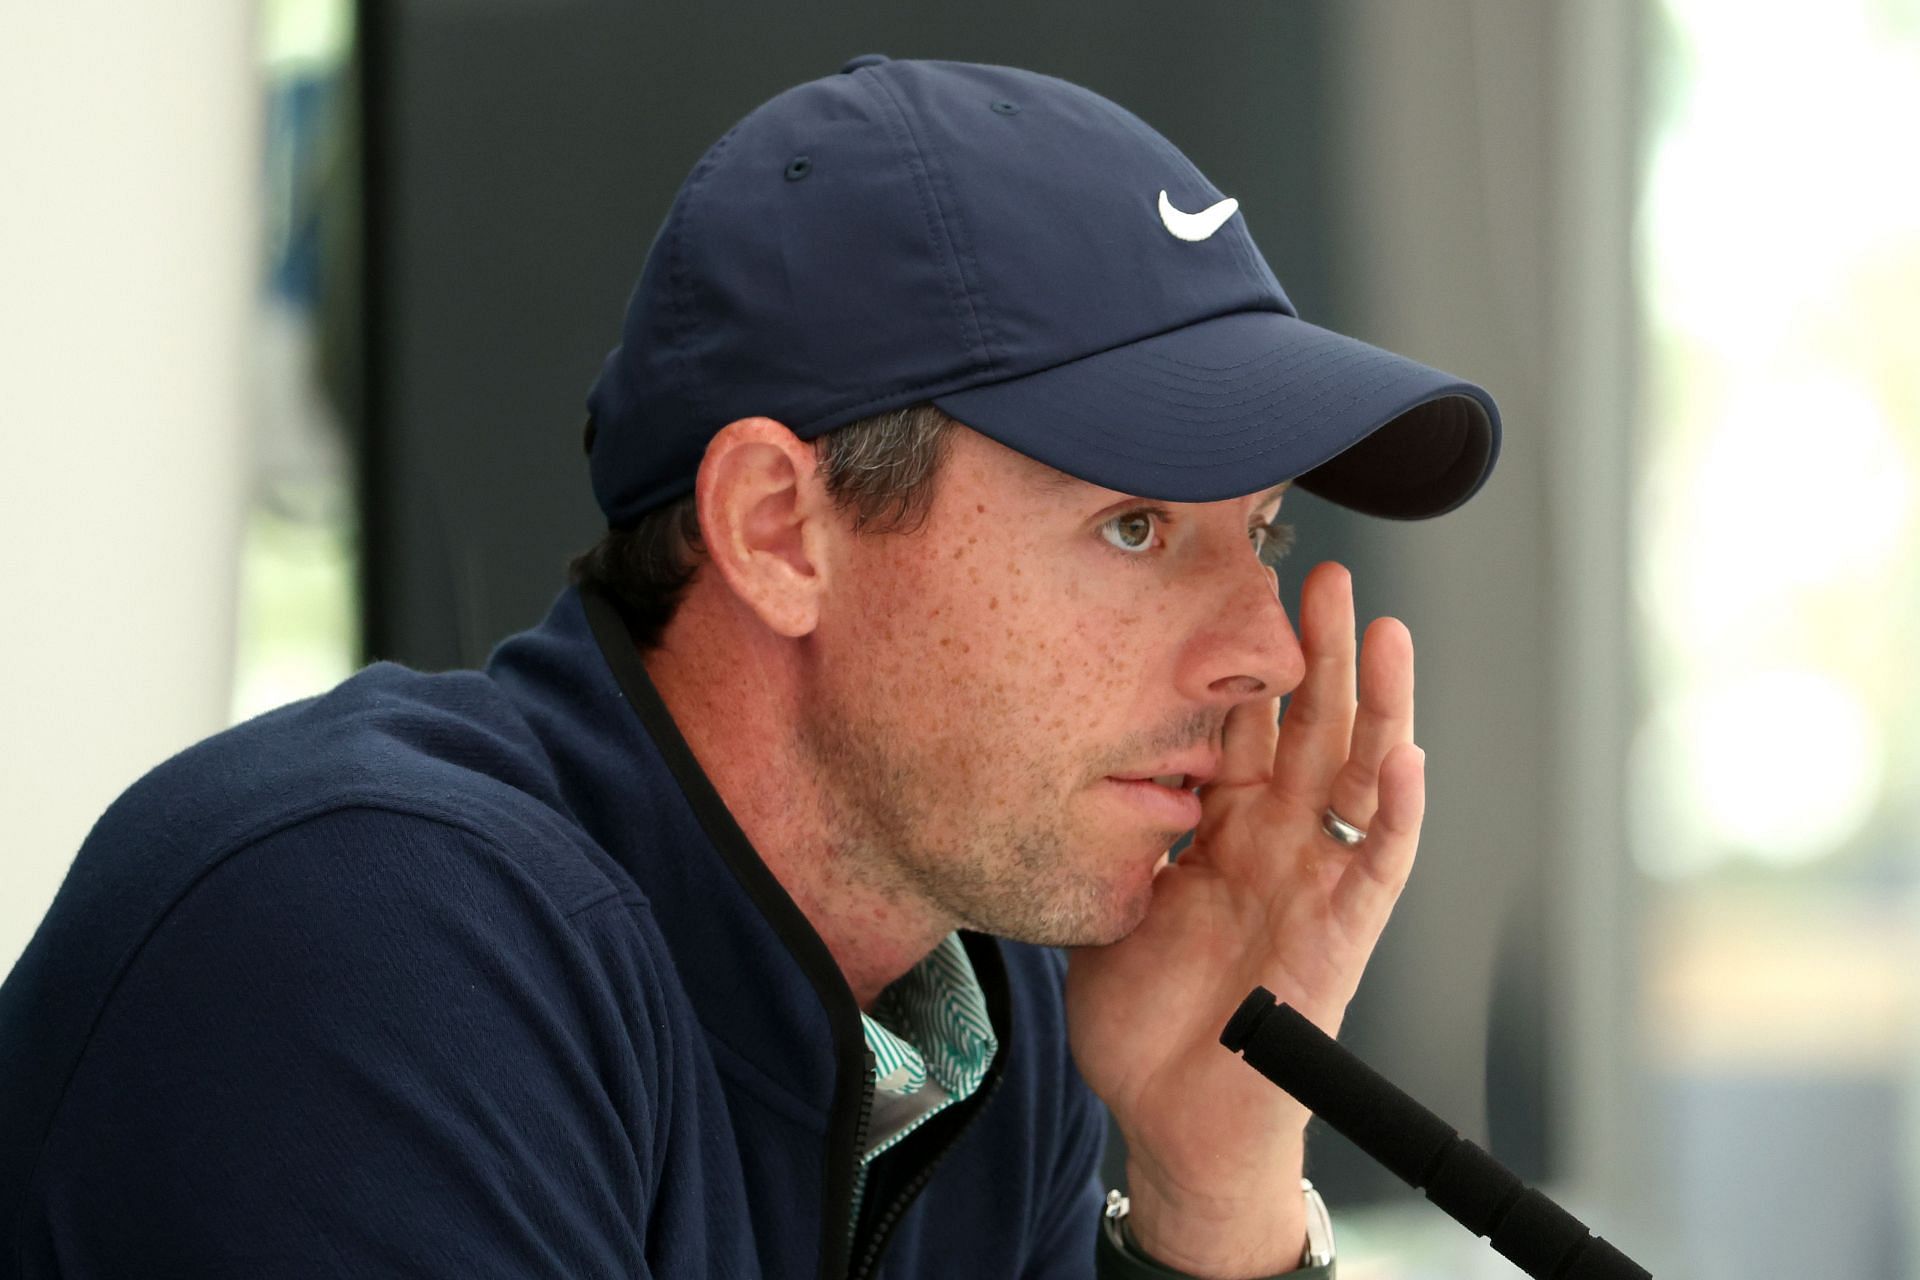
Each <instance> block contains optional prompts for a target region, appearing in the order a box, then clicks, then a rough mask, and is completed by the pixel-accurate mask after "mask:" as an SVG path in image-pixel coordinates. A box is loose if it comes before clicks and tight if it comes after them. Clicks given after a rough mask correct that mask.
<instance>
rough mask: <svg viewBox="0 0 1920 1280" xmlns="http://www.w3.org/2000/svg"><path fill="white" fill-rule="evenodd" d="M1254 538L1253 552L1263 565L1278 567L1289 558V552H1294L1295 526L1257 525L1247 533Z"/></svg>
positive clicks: (1275, 522)
mask: <svg viewBox="0 0 1920 1280" xmlns="http://www.w3.org/2000/svg"><path fill="white" fill-rule="evenodd" d="M1247 532H1248V533H1249V534H1251V535H1252V537H1253V550H1254V553H1255V554H1256V555H1258V556H1259V557H1260V560H1261V563H1263V564H1267V565H1278V564H1279V563H1280V562H1281V561H1282V560H1285V559H1286V558H1287V552H1289V551H1291V550H1293V526H1292V525H1290V524H1281V523H1280V522H1279V521H1277V520H1276V521H1274V522H1273V523H1272V524H1257V525H1255V526H1253V528H1252V529H1249V530H1248V531H1247Z"/></svg>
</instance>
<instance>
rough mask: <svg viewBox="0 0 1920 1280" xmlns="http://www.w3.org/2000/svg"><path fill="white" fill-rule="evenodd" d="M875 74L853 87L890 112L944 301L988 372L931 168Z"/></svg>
mask: <svg viewBox="0 0 1920 1280" xmlns="http://www.w3.org/2000/svg"><path fill="white" fill-rule="evenodd" d="M874 71H875V74H873V75H871V76H857V77H855V83H856V84H859V85H861V86H862V87H863V88H865V89H867V90H868V92H869V93H871V94H872V96H873V97H874V98H875V99H876V100H877V101H879V102H880V103H881V104H882V105H883V106H885V107H887V108H889V109H891V111H892V112H893V115H894V121H893V123H892V124H890V125H889V129H888V131H889V132H890V133H893V134H894V135H895V137H894V140H895V142H896V143H897V144H899V145H900V147H901V150H902V152H903V155H904V158H905V160H906V161H907V166H908V168H909V170H910V171H911V172H912V173H913V174H914V176H915V178H916V179H917V181H915V182H914V183H913V193H914V199H915V201H916V202H917V203H918V204H919V206H920V216H921V217H922V218H923V219H924V220H925V222H926V224H927V239H928V241H929V243H930V245H931V247H933V248H934V250H935V252H937V253H938V252H940V251H941V249H942V248H944V250H945V252H944V253H943V254H942V257H943V259H944V261H942V262H941V264H940V267H941V271H940V274H941V276H942V278H943V279H944V280H945V281H946V286H947V298H948V301H949V302H950V303H951V304H952V305H953V308H954V319H955V320H957V321H959V322H960V326H961V330H962V333H961V340H962V342H963V343H965V345H966V346H968V347H969V348H971V350H970V352H969V354H971V355H973V356H974V358H975V360H976V361H978V362H979V363H980V365H981V366H982V367H983V368H991V367H992V365H993V357H992V354H991V352H989V351H988V350H987V342H986V336H985V334H984V332H983V331H982V325H981V321H980V316H979V313H978V312H977V311H976V309H975V307H974V303H973V296H972V291H971V290H970V289H968V287H967V282H966V280H965V279H964V278H962V277H961V272H960V262H959V251H958V246H957V245H956V244H955V242H954V237H953V234H952V232H951V231H949V230H948V228H947V220H946V215H945V211H944V210H943V209H942V208H941V207H940V204H939V201H938V200H937V199H935V198H934V192H933V179H932V176H931V174H930V173H929V169H930V166H929V165H928V163H927V159H926V156H925V154H924V153H923V151H922V150H921V147H920V144H919V140H918V139H917V138H915V137H914V134H913V122H912V120H911V119H910V118H909V116H908V113H907V110H906V108H905V107H904V106H903V105H902V104H901V103H900V101H899V100H898V99H897V98H896V97H895V96H894V92H893V88H892V86H891V85H889V84H888V83H887V77H886V76H884V75H881V74H879V68H877V67H876V68H874ZM894 125H897V129H896V128H895V127H893V126H894ZM902 135H904V136H902ZM923 184H924V186H925V190H924V191H923V190H922V185H923ZM969 330H970V331H971V340H970V341H969V340H968V331H969Z"/></svg>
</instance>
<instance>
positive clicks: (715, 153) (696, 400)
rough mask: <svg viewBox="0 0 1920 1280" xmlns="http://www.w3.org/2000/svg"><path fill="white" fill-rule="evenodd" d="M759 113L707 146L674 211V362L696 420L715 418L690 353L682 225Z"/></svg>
mask: <svg viewBox="0 0 1920 1280" xmlns="http://www.w3.org/2000/svg"><path fill="white" fill-rule="evenodd" d="M758 114H759V109H756V110H754V111H751V112H748V113H747V115H746V116H745V117H744V118H742V119H741V120H740V121H739V122H738V123H736V124H735V125H734V126H733V128H731V129H729V130H727V131H726V132H725V133H723V134H721V135H720V140H719V141H718V142H716V143H714V144H713V145H712V146H711V147H708V148H707V153H706V154H705V155H704V156H701V157H700V163H699V164H697V165H695V166H694V169H693V172H692V173H690V174H688V175H687V181H686V186H685V189H684V192H683V195H682V197H681V199H680V200H679V201H677V202H676V204H675V208H674V211H673V213H672V214H671V215H670V217H671V219H672V221H673V230H672V241H671V243H672V250H671V253H670V256H669V259H668V260H669V261H670V262H671V263H672V264H673V280H674V287H673V290H672V292H671V296H672V298H673V311H674V335H673V354H674V363H676V364H677V365H679V366H680V370H681V377H682V378H683V379H685V385H684V387H683V389H682V390H683V394H684V395H685V398H686V401H687V407H688V409H690V410H691V411H692V417H693V419H694V421H696V422H698V421H701V420H704V419H706V418H709V417H711V416H712V410H711V409H709V408H708V406H707V391H706V388H705V386H704V385H703V384H702V383H701V381H700V379H699V377H698V376H696V370H695V369H694V367H693V357H692V355H691V354H690V348H691V347H692V345H693V343H692V337H693V332H694V328H695V325H694V319H693V317H694V308H693V272H692V269H691V267H690V264H689V263H688V261H687V256H686V248H685V246H686V240H685V237H684V236H683V235H682V234H681V228H682V227H684V226H685V225H686V222H687V216H688V213H689V212H690V210H691V206H692V204H693V202H694V199H695V197H696V196H698V195H699V194H700V192H701V190H702V187H703V186H704V184H705V182H706V179H707V176H708V175H709V174H711V173H712V172H713V169H714V166H715V165H717V164H718V163H719V162H720V157H721V155H722V154H723V153H724V152H725V151H726V149H727V146H728V144H730V143H731V142H732V141H733V139H734V137H735V136H736V135H738V134H739V132H740V129H741V126H742V125H744V124H746V122H747V121H748V120H751V119H752V118H753V117H754V116H755V115H758Z"/></svg>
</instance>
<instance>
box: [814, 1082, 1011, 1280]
mask: <svg viewBox="0 0 1920 1280" xmlns="http://www.w3.org/2000/svg"><path fill="white" fill-rule="evenodd" d="M1005 1078H1006V1077H1005V1075H1004V1074H1002V1073H1000V1072H996V1073H995V1074H994V1077H993V1081H992V1083H991V1084H989V1085H988V1086H987V1087H986V1089H985V1090H984V1091H983V1092H982V1093H981V1094H980V1095H979V1101H978V1104H977V1105H976V1106H975V1107H974V1109H973V1113H972V1115H970V1116H968V1118H967V1123H966V1124H963V1125H961V1126H960V1127H959V1128H958V1129H956V1130H955V1131H954V1134H953V1136H952V1137H951V1138H949V1139H947V1145H946V1146H944V1147H942V1148H940V1150H939V1151H937V1152H935V1153H934V1156H933V1158H932V1159H930V1160H928V1161H927V1163H926V1165H925V1167H923V1168H922V1169H921V1170H920V1172H919V1173H918V1174H916V1175H914V1179H913V1181H912V1182H910V1183H908V1184H907V1185H906V1186H905V1187H904V1188H902V1190H901V1192H900V1194H899V1195H897V1196H895V1197H894V1198H893V1203H892V1204H890V1205H888V1206H887V1212H886V1214H885V1215H884V1216H882V1217H881V1218H879V1219H878V1220H877V1221H876V1222H875V1223H874V1228H873V1240H872V1242H871V1243H870V1244H868V1245H867V1251H866V1253H865V1255H863V1256H862V1257H861V1259H860V1264H859V1265H858V1266H857V1267H855V1268H853V1270H851V1271H849V1272H848V1273H847V1275H848V1280H867V1277H868V1276H869V1275H871V1274H872V1273H873V1268H874V1267H875V1265H876V1264H877V1263H878V1262H879V1260H880V1252H881V1250H883V1249H885V1248H886V1245H887V1237H888V1236H889V1235H891V1234H892V1233H893V1228H894V1226H895V1224H896V1223H898V1222H899V1221H900V1219H901V1218H902V1217H903V1216H905V1214H906V1212H907V1209H908V1208H909V1207H910V1206H911V1205H912V1204H913V1201H914V1198H915V1197H916V1196H918V1195H919V1194H920V1191H921V1189H922V1188H924V1187H925V1186H926V1185H927V1183H928V1181H929V1180H930V1179H932V1177H933V1171H934V1170H935V1169H936V1168H938V1167H939V1165H940V1162H941V1161H942V1160H944V1159H945V1158H946V1155H947V1152H949V1151H951V1150H953V1147H954V1144H955V1143H957V1142H959V1141H960V1135H961V1134H963V1133H965V1132H966V1131H967V1130H968V1129H969V1128H971V1127H972V1125H973V1120H974V1118H975V1117H976V1116H978V1115H979V1114H980V1112H981V1111H982V1110H984V1109H985V1107H986V1105H987V1103H988V1102H989V1101H991V1100H992V1098H993V1095H994V1092H995V1091H996V1090H998V1089H999V1088H1000V1082H1001V1080H1003V1079H1005ZM869 1102H871V1090H869ZM860 1128H861V1132H862V1134H864V1133H865V1132H866V1112H865V1111H864V1110H863V1111H862V1112H861V1126H860ZM862 1145H863V1146H864V1145H865V1143H864V1140H863V1142H862Z"/></svg>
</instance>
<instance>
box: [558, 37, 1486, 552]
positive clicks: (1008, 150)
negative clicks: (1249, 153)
mask: <svg viewBox="0 0 1920 1280" xmlns="http://www.w3.org/2000/svg"><path fill="white" fill-rule="evenodd" d="M923 401H931V402H932V403H933V404H934V405H936V406H938V407H939V408H940V409H941V410H942V411H944V412H945V413H947V414H948V415H950V416H951V417H953V418H956V419H958V420H959V421H960V422H962V423H964V424H965V425H966V426H968V427H970V428H972V429H973V430H975V431H978V432H980V433H981V434H982V435H985V436H988V437H990V438H991V439H994V440H997V441H999V442H1000V443H1001V444H1003V445H1006V446H1007V447H1009V448H1012V449H1016V450H1018V451H1019V452H1021V453H1023V454H1025V455H1027V456H1028V457H1030V458H1033V459H1035V460H1037V461H1039V462H1043V463H1045V464H1047V465H1048V466H1050V467H1053V468H1056V469H1057V470H1060V471H1064V472H1066V473H1067V474H1069V475H1072V476H1076V477H1078V478H1080V479H1082V480H1086V481H1089V482H1091V483H1093V484H1096V485H1099V486H1101V487H1103V488H1108V489H1114V490H1117V491H1119V492H1121V493H1126V494H1132V495H1136V496H1140V497H1146V498H1156V499H1160V500H1164V501H1173V502H1213V501H1218V500H1221V499H1225V498H1233V497H1239V496H1242V495H1245V494H1249V493H1254V492H1256V491H1259V490H1262V489H1266V488H1269V487H1271V486H1272V485H1275V484H1278V483H1279V482H1280V481H1282V480H1290V479H1291V480H1296V482H1297V483H1298V485H1299V487H1300V488H1303V489H1306V490H1307V491H1309V492H1311V493H1315V494H1318V495H1320V496H1321V497H1324V498H1327V499H1330V500H1332V501H1334V502H1337V503H1340V504H1342V505H1344V506H1347V507H1351V508H1353V509H1355V510H1358V511H1363V512H1367V513H1369V514H1373V515H1379V516H1389V517H1396V518H1401V519H1417V518H1421V517H1425V516H1434V515H1439V514H1441V513H1443V512H1446V511H1450V510H1452V509H1453V508H1455V507H1457V506H1459V505H1460V504H1461V503H1463V502H1465V501H1466V500H1467V499H1468V498H1469V497H1471V496H1472V495H1473V494H1474V492H1475V491H1477V490H1478V489H1479V488H1480V486H1481V485H1482V484H1483V483H1484V482H1485V480H1486V478H1487V475H1488V474H1489V473H1490V472H1491V471H1492V469H1493V464H1494V459H1495V457H1496V456H1497V454H1498V452H1499V447H1500V417H1499V411H1498V410H1497V409H1496V408H1495V407H1494V403H1493V399H1492V397H1491V396H1489V395H1488V394H1487V393H1486V392H1485V391H1483V390H1481V389H1480V388H1479V387H1477V386H1475V385H1473V384H1472V383H1469V382H1464V381H1462V380H1460V379H1459V378H1455V377H1453V376H1452V375H1450V374H1445V373H1441V372H1440V371H1438V370H1436V369H1430V368H1428V367H1426V366H1425V365H1422V364H1418V363H1415V362H1414V361H1412V360H1408V359H1405V358H1403V357H1401V356H1397V355H1394V354H1393V353H1391V352H1388V351H1383V350H1381V349H1380V348H1378V347H1374V346H1369V345H1368V344H1366V343H1364V342H1360V341H1357V340H1355V339H1353V338H1348V337H1344V336H1342V335H1340V334H1337V333H1333V332H1331V331H1329V330H1326V329H1322V328H1318V327H1316V326H1314V325H1311V324H1308V323H1306V322H1305V321H1304V320H1301V319H1300V318H1299V317H1298V316H1297V315H1296V314H1295V312H1294V308H1293V304H1292V303H1290V302H1289V301H1288V300H1287V295H1286V293H1285V292H1284V291H1282V289H1281V287H1280V282H1279V281H1278V280H1276V279H1275V278H1274V275H1273V272H1272V270H1271V269H1270V268H1269V267H1268V266H1267V263H1266V260H1265V259H1264V258H1263V257H1262V256H1261V254H1260V251H1259V249H1258V248H1256V247H1255V245H1254V243H1253V238H1252V237H1251V236H1250V235H1248V233H1247V228H1246V222H1245V219H1244V217H1243V216H1242V215H1241V213H1240V212H1239V208H1238V205H1237V204H1236V203H1235V201H1234V200H1232V199H1231V198H1229V197H1228V196H1226V195H1224V194H1223V193H1222V192H1220V191H1219V190H1217V189H1216V188H1215V187H1214V185H1213V184H1212V183H1211V182H1209V181H1208V180H1207V178H1206V176H1205V175H1204V174H1202V173H1201V172H1200V171H1199V169H1197V168H1195V167H1194V165H1193V162H1192V161H1190V160H1188V159H1187V158H1186V156H1184V155H1182V154H1181V153H1180V151H1179V150H1178V149H1176V148H1175V147H1174V146H1173V144H1172V143H1170V142H1168V141H1167V140H1166V139H1165V138H1163V137H1161V136H1160V135H1159V134H1158V133H1156V132H1154V131H1153V130H1152V129H1150V128H1148V127H1147V126H1146V125H1145V124H1144V123H1142V122H1141V121H1140V120H1139V119H1138V118H1137V117H1135V116H1134V115H1132V114H1131V113H1129V112H1128V111H1126V110H1124V109H1122V108H1121V107H1119V106H1117V105H1115V104H1114V103H1112V102H1109V101H1108V100H1107V99H1105V98H1103V97H1101V96H1099V95H1098V94H1096V93H1093V92H1091V91H1090V90H1087V89H1083V88H1081V87H1080V86H1078V85H1074V84H1069V83H1067V82H1066V81H1064V80H1057V79H1054V78H1053V77H1051V76H1044V75H1039V74H1036V73H1034V72H1031V71H1020V70H1016V69H1014V68H1010V67H994V66H980V65H975V64H972V63H963V62H934V61H908V60H898V61H895V60H889V59H887V58H885V57H882V56H880V55H878V54H870V55H866V56H864V57H860V58H855V59H854V60H853V61H852V62H850V63H848V64H847V66H846V67H845V68H844V69H843V70H842V71H841V72H840V74H837V75H833V76H828V77H826V78H825V79H821V80H815V81H811V82H809V83H807V84H803V85H799V86H797V87H795V88H793V89H789V90H787V91H786V92H785V93H782V94H780V95H779V96H777V97H775V98H773V99H772V100H771V101H769V102H767V103H766V104H765V105H763V106H761V107H760V108H759V109H758V110H756V111H754V112H753V113H752V114H751V115H749V116H747V117H746V118H745V119H744V120H742V121H741V122H740V123H739V124H737V125H735V126H734V128H733V129H732V130H731V131H730V132H728V133H727V135H726V136H725V137H723V138H721V139H720V140H719V141H718V142H716V143H715V144H714V145H713V146H712V148H710V149H709V150H708V151H707V153H706V155H705V156H704V157H702V158H701V160H700V162H699V164H698V165H696V166H695V167H694V170H693V172H692V173H691V174H690V175H689V176H688V178H687V180H686V182H685V184H684V185H683V186H682V187H681V188H680V192H679V195H678V196H677V197H676V198H675V200H674V203H673V207H672V209H671V211H670V212H669V213H668V215H667V219H666V222H665V223H664V224H663V225H662V227H661V229H660V233H659V235H658V237H657V238H656V239H655V241H654V243H653V247H652V249H651V250H650V251H649V252H648V254H647V261H646V265H645V267H644V269H643V271H642V273H641V277H640V282H639V284H638V285H637V286H636V287H635V289H634V293H633V297H632V300H631V301H630V303H629V304H628V308H627V314H626V320H625V324H624V327H623V328H622V331H621V341H620V345H619V346H618V347H617V348H615V349H614V351H613V352H612V353H611V354H610V355H609V356H608V357H607V359H606V363H605V365H604V367H603V368H602V370H601V372H600V376H599V379H598V380H597V381H596V382H595V383H594V386H593V389H592V391H591V392H590V393H589V395H588V400H587V404H588V414H589V422H590V424H591V426H590V431H589V439H590V441H591V444H590V456H591V468H592V474H593V489H594V495H595V497H596V498H597V499H598V500H599V503H600V507H601V509H602V511H604V512H605V514H606V517H607V522H608V524H609V526H611V527H614V528H621V527H625V526H628V525H630V524H632V523H633V522H634V521H635V520H636V519H638V518H639V517H640V516H642V515H644V514H645V513H646V512H648V511H650V510H652V509H654V508H655V507H658V506H659V505H661V504H663V503H666V502H670V501H672V500H673V499H675V498H679V497H682V496H684V495H685V494H687V493H690V492H692V490H693V483H694V477H695V474H696V472H697V471H698V470H699V466H700V460H701V457H702V456H703V454H704V453H705V450H706V447H707V444H708V442H709V441H711V440H712V439H713V437H714V435H715V434H716V433H717V432H718V431H719V430H720V428H721V427H723V426H725V425H726V424H727V423H729V422H732V421H734V420H736V419H739V418H746V417H754V416H765V417H769V418H773V419H775V420H777V421H779V422H782V423H784V424H785V425H786V426H787V427H788V428H789V429H790V430H792V431H793V433H794V434H795V435H797V436H799V437H800V438H801V439H813V438H814V437H817V436H819V435H821V434H823V433H825V432H828V431H831V430H833V429H834V428H835V427H839V426H844V425H845V424H847V423H849V422H852V421H854V420H856V419H859V418H864V417H867V416H868V415H871V414H875V413H880V412H882V411H885V410H888V409H897V408H902V407H905V406H907V405H911V404H916V403H920V402H923Z"/></svg>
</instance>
